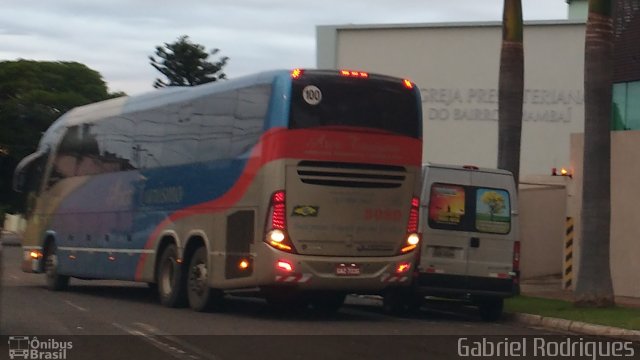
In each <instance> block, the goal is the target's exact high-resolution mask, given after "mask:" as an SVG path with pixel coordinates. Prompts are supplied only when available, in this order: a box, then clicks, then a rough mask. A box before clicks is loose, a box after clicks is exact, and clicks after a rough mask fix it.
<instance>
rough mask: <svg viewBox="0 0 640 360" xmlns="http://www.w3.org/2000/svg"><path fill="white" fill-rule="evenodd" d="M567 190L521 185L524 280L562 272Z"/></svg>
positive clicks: (558, 186)
mask: <svg viewBox="0 0 640 360" xmlns="http://www.w3.org/2000/svg"><path fill="white" fill-rule="evenodd" d="M566 199H567V190H566V188H565V187H564V186H562V185H530V184H520V191H519V204H520V241H521V260H520V270H521V277H522V279H530V278H535V277H541V276H548V275H556V274H560V273H562V264H563V259H562V257H563V249H564V234H565V217H566V204H567V200H566Z"/></svg>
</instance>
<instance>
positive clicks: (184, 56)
mask: <svg viewBox="0 0 640 360" xmlns="http://www.w3.org/2000/svg"><path fill="white" fill-rule="evenodd" d="M218 52H220V50H219V49H213V50H212V51H211V53H207V51H206V50H205V47H204V46H202V45H200V44H194V43H192V42H191V41H190V40H189V37H188V36H187V35H183V36H181V37H179V38H178V40H177V41H176V42H174V43H171V44H169V43H164V47H160V46H156V56H157V57H158V59H156V58H155V57H153V56H149V60H151V62H150V64H151V66H153V67H154V68H155V69H156V70H158V71H160V73H162V75H164V76H165V77H166V78H167V80H168V81H163V80H161V79H156V81H155V82H154V83H153V87H155V88H162V87H165V86H194V85H200V84H205V83H208V82H212V81H217V80H222V79H225V78H226V75H225V74H224V73H223V72H222V68H223V67H224V66H225V65H226V64H227V61H229V58H228V57H226V56H223V57H221V58H220V59H218V60H217V61H214V62H209V61H207V59H208V58H209V55H216V54H217V53H218Z"/></svg>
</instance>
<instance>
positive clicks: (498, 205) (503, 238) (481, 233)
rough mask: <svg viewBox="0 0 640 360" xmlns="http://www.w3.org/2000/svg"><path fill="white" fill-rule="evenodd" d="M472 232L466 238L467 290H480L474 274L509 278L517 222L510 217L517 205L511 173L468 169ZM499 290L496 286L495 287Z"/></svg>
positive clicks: (484, 276) (479, 284) (476, 275)
mask: <svg viewBox="0 0 640 360" xmlns="http://www.w3.org/2000/svg"><path fill="white" fill-rule="evenodd" d="M471 183H472V185H473V188H474V190H475V194H474V195H473V196H474V197H475V199H471V200H472V201H473V202H474V205H475V206H473V207H474V214H473V224H470V225H471V226H472V228H473V229H474V230H475V232H474V233H473V234H472V236H471V237H470V238H469V251H468V256H467V260H468V263H467V264H468V265H467V275H468V276H469V277H470V278H469V280H470V281H469V287H470V288H469V290H483V289H482V288H483V284H482V282H478V281H472V280H473V278H474V277H476V278H478V277H483V278H486V277H490V278H505V279H506V278H509V276H510V272H511V271H512V266H513V243H514V241H515V239H516V237H517V232H518V229H517V223H516V222H515V221H512V216H511V214H512V210H514V209H516V205H517V204H516V196H515V194H516V193H515V184H514V181H513V177H512V176H511V175H510V174H506V173H498V172H484V171H474V172H471ZM495 290H498V289H495Z"/></svg>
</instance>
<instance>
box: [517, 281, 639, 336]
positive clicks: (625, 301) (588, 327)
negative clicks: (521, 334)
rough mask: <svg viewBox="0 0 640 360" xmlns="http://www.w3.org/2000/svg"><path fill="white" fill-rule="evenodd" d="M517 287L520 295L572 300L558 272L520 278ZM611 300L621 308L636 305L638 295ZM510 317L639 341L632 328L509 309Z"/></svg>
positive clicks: (527, 323)
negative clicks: (511, 311) (516, 311)
mask: <svg viewBox="0 0 640 360" xmlns="http://www.w3.org/2000/svg"><path fill="white" fill-rule="evenodd" d="M520 290H521V294H522V295H524V296H529V297H537V298H544V299H554V300H564V301H569V302H571V301H573V291H571V290H563V289H562V279H561V277H560V275H557V276H547V277H541V278H535V279H527V280H523V281H522V283H521V285H520ZM615 301H616V305H617V306H618V307H621V308H634V309H640V298H634V297H626V296H616V297H615ZM511 318H512V319H513V320H514V321H516V322H519V323H522V324H525V325H528V326H533V327H543V328H547V329H549V330H561V331H567V332H571V333H577V334H584V335H592V336H606V337H613V338H620V339H625V340H632V341H638V342H640V331H635V330H627V329H622V328H618V327H611V326H605V325H597V324H591V323H586V322H580V321H572V320H567V319H560V318H555V317H545V316H540V315H532V314H527V313H513V314H511Z"/></svg>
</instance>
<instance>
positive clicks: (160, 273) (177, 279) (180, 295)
mask: <svg viewBox="0 0 640 360" xmlns="http://www.w3.org/2000/svg"><path fill="white" fill-rule="evenodd" d="M177 259H178V250H177V248H176V246H175V245H174V244H170V245H168V246H167V247H165V248H164V251H162V255H160V261H159V262H158V265H157V268H156V281H157V282H156V284H157V285H156V286H157V289H158V297H159V298H160V303H161V304H162V305H164V306H167V307H182V306H184V305H185V303H186V295H185V289H184V285H185V281H184V275H183V268H182V266H181V265H180V264H179V263H178V262H177Z"/></svg>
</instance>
